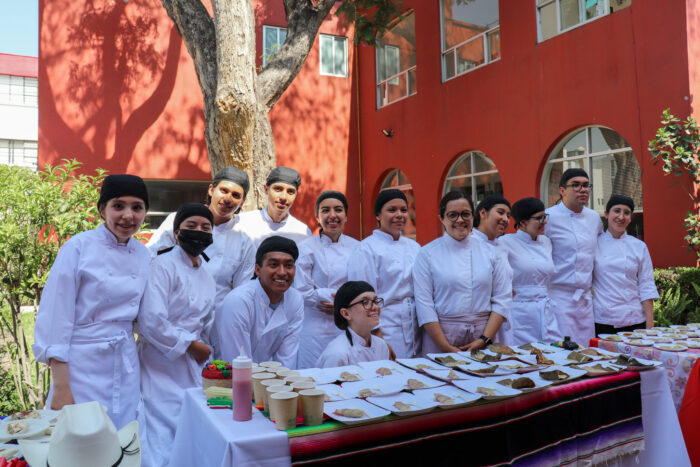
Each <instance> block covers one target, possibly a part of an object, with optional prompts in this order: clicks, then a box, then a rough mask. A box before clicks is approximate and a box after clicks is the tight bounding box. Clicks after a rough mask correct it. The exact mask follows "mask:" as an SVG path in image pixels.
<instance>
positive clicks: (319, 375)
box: [297, 368, 335, 384]
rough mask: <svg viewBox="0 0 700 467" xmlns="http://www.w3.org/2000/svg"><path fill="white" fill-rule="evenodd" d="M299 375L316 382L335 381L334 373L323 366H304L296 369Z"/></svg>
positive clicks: (326, 382)
mask: <svg viewBox="0 0 700 467" xmlns="http://www.w3.org/2000/svg"><path fill="white" fill-rule="evenodd" d="M297 371H298V372H299V375H301V376H306V377H309V378H312V379H313V381H314V383H316V384H330V383H333V382H335V379H333V378H334V375H333V374H331V373H329V372H327V371H326V369H325V368H304V369H303V370H297Z"/></svg>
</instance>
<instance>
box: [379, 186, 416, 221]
mask: <svg viewBox="0 0 700 467" xmlns="http://www.w3.org/2000/svg"><path fill="white" fill-rule="evenodd" d="M392 199H402V200H404V201H405V202H406V204H408V200H407V199H406V195H404V194H403V191H401V190H397V189H396V188H390V189H388V190H382V191H380V192H379V194H378V195H377V199H376V200H375V201H374V215H375V216H378V215H379V213H380V212H382V208H383V207H384V205H385V204H386V203H388V202H389V201H391V200H392Z"/></svg>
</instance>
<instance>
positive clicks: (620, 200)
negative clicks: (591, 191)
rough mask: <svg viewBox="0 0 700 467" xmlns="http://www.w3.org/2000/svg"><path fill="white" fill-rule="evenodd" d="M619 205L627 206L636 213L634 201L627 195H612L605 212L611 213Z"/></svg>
mask: <svg viewBox="0 0 700 467" xmlns="http://www.w3.org/2000/svg"><path fill="white" fill-rule="evenodd" d="M618 204H624V205H625V206H628V207H629V208H630V210H631V211H632V212H634V200H633V199H632V198H630V197H629V196H625V195H612V196H611V197H610V200H609V201H608V204H606V205H605V212H610V209H611V208H612V207H613V206H617V205H618Z"/></svg>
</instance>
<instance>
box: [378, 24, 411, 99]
mask: <svg viewBox="0 0 700 467" xmlns="http://www.w3.org/2000/svg"><path fill="white" fill-rule="evenodd" d="M375 51H376V59H377V108H380V107H384V106H385V105H388V104H391V103H392V102H396V101H399V100H401V99H405V98H406V97H409V96H412V95H413V94H415V93H416V89H417V88H416V26H415V19H414V14H413V12H410V13H408V14H405V15H403V16H402V17H401V18H399V19H398V20H397V22H396V23H395V24H394V25H393V26H391V27H390V28H389V29H388V30H387V31H386V32H385V33H384V35H382V37H380V38H378V39H377V43H376V46H375Z"/></svg>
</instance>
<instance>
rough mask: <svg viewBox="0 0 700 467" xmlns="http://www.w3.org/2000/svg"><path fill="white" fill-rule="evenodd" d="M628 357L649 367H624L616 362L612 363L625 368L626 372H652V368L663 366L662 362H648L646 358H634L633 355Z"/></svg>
mask: <svg viewBox="0 0 700 467" xmlns="http://www.w3.org/2000/svg"><path fill="white" fill-rule="evenodd" d="M627 357H631V358H634V359H635V360H637V361H638V362H639V363H641V364H643V365H649V366H631V365H622V364H620V363H615V360H612V361H611V362H612V363H613V364H614V365H617V366H624V368H625V369H626V370H631V371H644V370H651V369H652V368H656V367H657V366H661V362H657V361H655V360H646V359H644V358H639V357H634V356H631V355H627Z"/></svg>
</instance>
